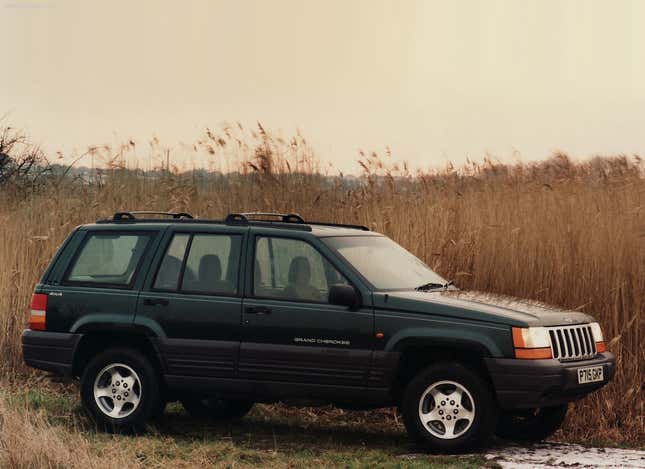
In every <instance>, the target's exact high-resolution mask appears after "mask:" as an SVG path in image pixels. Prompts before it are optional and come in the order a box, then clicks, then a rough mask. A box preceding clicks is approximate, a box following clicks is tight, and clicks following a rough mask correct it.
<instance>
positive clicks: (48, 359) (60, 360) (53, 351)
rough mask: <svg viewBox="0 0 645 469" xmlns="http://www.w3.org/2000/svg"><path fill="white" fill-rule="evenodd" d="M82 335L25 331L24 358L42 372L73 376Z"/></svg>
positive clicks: (23, 339) (23, 335)
mask: <svg viewBox="0 0 645 469" xmlns="http://www.w3.org/2000/svg"><path fill="white" fill-rule="evenodd" d="M81 337H82V334H68V333H63V332H46V331H32V330H29V329H27V330H25V331H23V333H22V358H23V360H24V361H25V364H26V365H28V366H31V367H33V368H38V369H40V370H46V371H51V372H53V373H56V374H59V375H63V376H71V374H72V369H73V364H74V352H75V351H76V346H77V345H78V342H79V340H80V339H81Z"/></svg>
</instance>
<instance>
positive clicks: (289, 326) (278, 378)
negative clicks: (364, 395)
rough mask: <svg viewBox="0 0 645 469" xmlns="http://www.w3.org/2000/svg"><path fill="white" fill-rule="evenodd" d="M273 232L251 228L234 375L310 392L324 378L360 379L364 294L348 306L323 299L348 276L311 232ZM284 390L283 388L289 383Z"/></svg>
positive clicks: (368, 343) (367, 316)
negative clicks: (295, 385)
mask: <svg viewBox="0 0 645 469" xmlns="http://www.w3.org/2000/svg"><path fill="white" fill-rule="evenodd" d="M272 231H273V233H275V230H270V229H262V228H257V227H254V228H251V230H250V237H249V255H248V259H247V270H248V271H249V273H250V274H251V275H249V276H247V286H246V294H245V299H244V308H243V313H242V314H243V315H242V319H243V321H242V343H241V347H240V358H239V376H240V377H241V378H244V379H251V380H259V381H271V382H282V383H306V384H307V385H310V386H309V395H311V396H314V395H315V394H316V388H318V389H320V390H321V391H322V390H323V389H324V388H325V386H327V387H329V385H332V386H344V387H346V386H357V387H363V386H366V382H367V373H368V371H369V365H370V359H371V351H372V346H373V327H374V325H373V313H372V309H371V307H370V306H369V298H364V302H363V306H361V307H360V308H357V309H354V310H350V309H349V308H348V307H345V306H338V305H332V304H329V302H328V298H327V297H328V293H329V288H330V287H331V285H333V284H336V283H341V284H342V283H345V284H347V283H349V281H348V280H347V278H346V276H345V275H343V274H342V273H341V269H340V267H339V264H338V260H336V259H334V261H332V257H331V254H330V253H329V251H327V252H326V253H323V251H324V250H325V247H324V246H323V245H322V243H320V242H319V241H318V240H317V239H316V238H315V237H313V236H310V235H309V233H306V232H297V231H295V230H294V232H293V234H281V235H280V236H277V235H275V234H272ZM307 235H309V238H307ZM364 296H366V297H368V296H369V295H364ZM283 390H284V391H285V392H286V393H287V394H288V392H289V389H288V386H285V387H284V389H283Z"/></svg>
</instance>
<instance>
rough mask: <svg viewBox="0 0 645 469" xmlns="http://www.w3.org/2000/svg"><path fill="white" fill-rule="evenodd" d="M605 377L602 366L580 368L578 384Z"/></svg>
mask: <svg viewBox="0 0 645 469" xmlns="http://www.w3.org/2000/svg"><path fill="white" fill-rule="evenodd" d="M604 379H605V376H604V373H603V368H602V366H588V367H586V368H578V384H586V383H595V382H596V381H603V380H604Z"/></svg>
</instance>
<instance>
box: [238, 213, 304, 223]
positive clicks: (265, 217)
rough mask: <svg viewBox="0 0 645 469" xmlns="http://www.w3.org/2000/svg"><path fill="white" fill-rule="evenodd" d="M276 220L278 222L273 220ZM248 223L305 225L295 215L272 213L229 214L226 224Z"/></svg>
mask: <svg viewBox="0 0 645 469" xmlns="http://www.w3.org/2000/svg"><path fill="white" fill-rule="evenodd" d="M275 218H278V220H275ZM250 221H267V222H272V221H278V222H281V223H301V224H304V223H305V219H304V218H302V217H301V216H300V215H298V214H297V213H274V212H244V213H229V214H228V216H227V217H226V222H227V223H229V222H231V223H248V222H250Z"/></svg>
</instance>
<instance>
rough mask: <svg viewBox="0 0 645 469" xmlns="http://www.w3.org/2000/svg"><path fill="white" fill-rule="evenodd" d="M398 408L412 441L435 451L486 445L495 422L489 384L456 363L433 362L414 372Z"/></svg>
mask: <svg viewBox="0 0 645 469" xmlns="http://www.w3.org/2000/svg"><path fill="white" fill-rule="evenodd" d="M401 411H402V414H403V422H404V424H405V427H406V429H407V431H408V434H409V435H410V436H411V437H412V438H413V439H414V440H415V442H416V443H417V444H418V445H419V446H421V447H422V448H424V449H427V450H430V451H438V452H459V451H465V450H468V449H471V448H476V447H479V446H481V445H483V444H485V443H486V442H487V441H488V439H489V438H490V436H491V435H492V433H493V430H494V428H495V424H496V422H497V407H496V404H495V401H494V399H493V395H492V392H491V390H490V387H489V386H488V383H487V382H486V381H485V380H484V379H482V378H481V377H480V376H479V375H478V374H477V373H475V372H474V371H472V370H470V369H469V368H467V367H465V366H463V365H462V364H460V363H455V362H451V363H442V364H437V365H433V366H430V367H428V368H426V369H424V370H423V371H421V372H420V373H419V374H417V376H416V377H415V378H414V379H413V380H412V381H411V382H410V383H409V384H408V385H407V387H406V389H405V392H404V394H403V401H402V404H401Z"/></svg>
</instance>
